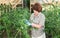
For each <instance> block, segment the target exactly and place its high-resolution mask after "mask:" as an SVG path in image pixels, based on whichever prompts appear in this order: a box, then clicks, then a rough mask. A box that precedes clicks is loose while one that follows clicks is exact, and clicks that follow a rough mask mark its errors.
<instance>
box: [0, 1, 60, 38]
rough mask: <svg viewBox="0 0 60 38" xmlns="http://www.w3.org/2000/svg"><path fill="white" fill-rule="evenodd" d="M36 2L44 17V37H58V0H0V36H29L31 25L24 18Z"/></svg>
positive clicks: (31, 11)
mask: <svg viewBox="0 0 60 38" xmlns="http://www.w3.org/2000/svg"><path fill="white" fill-rule="evenodd" d="M36 2H38V3H40V4H41V5H42V13H44V15H45V17H46V22H45V32H46V38H60V0H0V38H31V29H32V27H29V26H27V25H26V24H25V23H24V20H26V19H28V20H29V18H30V15H31V13H33V10H32V6H33V5H34V4H35V3H36Z"/></svg>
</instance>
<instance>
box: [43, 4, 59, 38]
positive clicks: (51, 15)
mask: <svg viewBox="0 0 60 38" xmlns="http://www.w3.org/2000/svg"><path fill="white" fill-rule="evenodd" d="M43 13H44V14H45V16H46V28H45V31H46V36H47V38H60V7H59V6H54V5H49V6H47V7H44V8H43Z"/></svg>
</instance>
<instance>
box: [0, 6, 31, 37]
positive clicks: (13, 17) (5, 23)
mask: <svg viewBox="0 0 60 38" xmlns="http://www.w3.org/2000/svg"><path fill="white" fill-rule="evenodd" d="M0 11H1V19H0V22H1V24H0V27H1V28H0V32H1V31H3V30H4V32H5V33H6V35H7V36H6V38H30V36H29V34H28V30H29V26H28V25H26V24H25V23H24V21H25V20H26V19H28V20H29V17H30V13H29V10H28V9H27V8H21V7H18V8H15V9H12V8H11V6H9V5H8V6H7V5H1V10H0ZM2 33H3V32H1V34H0V36H1V38H3V37H2V36H3V34H2Z"/></svg>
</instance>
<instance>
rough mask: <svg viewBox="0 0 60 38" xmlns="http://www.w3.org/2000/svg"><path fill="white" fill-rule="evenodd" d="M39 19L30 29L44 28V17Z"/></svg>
mask: <svg viewBox="0 0 60 38" xmlns="http://www.w3.org/2000/svg"><path fill="white" fill-rule="evenodd" d="M39 19H40V20H39V24H35V23H32V27H36V28H44V27H45V16H44V15H42V17H41V18H39Z"/></svg>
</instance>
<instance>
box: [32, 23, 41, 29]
mask: <svg viewBox="0 0 60 38" xmlns="http://www.w3.org/2000/svg"><path fill="white" fill-rule="evenodd" d="M32 27H36V28H41V27H42V26H41V25H38V24H34V23H32Z"/></svg>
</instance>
